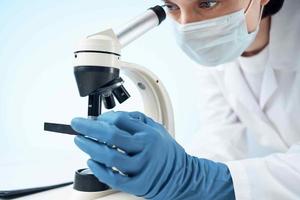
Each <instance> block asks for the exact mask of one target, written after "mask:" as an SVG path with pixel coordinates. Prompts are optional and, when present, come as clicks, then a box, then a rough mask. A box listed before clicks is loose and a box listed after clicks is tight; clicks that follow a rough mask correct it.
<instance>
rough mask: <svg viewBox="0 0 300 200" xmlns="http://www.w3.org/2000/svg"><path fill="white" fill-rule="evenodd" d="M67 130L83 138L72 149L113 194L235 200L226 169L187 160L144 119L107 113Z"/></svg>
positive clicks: (75, 122) (77, 121) (80, 120)
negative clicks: (86, 158) (80, 152)
mask: <svg viewBox="0 0 300 200" xmlns="http://www.w3.org/2000/svg"><path fill="white" fill-rule="evenodd" d="M71 124H72V128H73V129H74V130H76V131H77V132H80V133H82V134H83V135H85V136H86V137H83V136H77V137H75V143H76V145H77V146H78V147H79V148H80V149H81V150H83V151H84V152H85V153H87V154H88V155H89V156H90V157H91V159H90V160H89V161H88V166H89V168H90V169H91V170H92V172H93V173H94V175H95V176H96V177H97V178H98V179H99V180H100V181H102V182H104V183H106V184H108V185H109V186H110V187H112V188H114V189H118V190H120V191H123V192H127V193H131V194H134V195H136V196H140V197H143V198H146V199H154V200H173V199H178V200H179V199H184V200H193V199H195V200H196V199H197V200H200V199H205V200H210V199H213V200H218V199H222V200H224V199H225V200H227V199H235V197H234V190H233V184H232V179H231V175H230V172H229V170H228V168H227V166H226V165H224V164H221V163H215V162H212V161H209V160H205V159H199V158H196V157H193V156H190V155H188V154H187V153H186V152H185V151H184V149H183V148H182V147H181V146H180V145H179V144H178V143H177V142H176V141H175V140H174V139H173V138H172V137H171V136H170V135H169V134H168V133H167V131H166V130H165V128H164V127H163V126H162V125H160V124H158V123H156V122H155V121H153V120H152V119H151V118H149V117H147V116H145V115H144V114H142V113H139V112H131V113H128V112H108V113H105V114H103V115H100V116H99V117H98V119H97V120H88V119H83V118H75V119H73V120H72V123H71ZM91 138H92V139H91ZM114 145H115V146H117V147H118V148H119V149H122V150H123V151H125V152H126V153H121V152H120V151H118V150H117V149H116V148H111V147H112V146H114ZM112 167H116V168H117V169H118V170H120V171H121V172H122V173H124V174H126V176H124V175H122V174H120V173H117V172H115V171H113V170H111V169H112Z"/></svg>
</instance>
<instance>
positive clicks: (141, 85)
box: [120, 62, 175, 137]
mask: <svg viewBox="0 0 300 200" xmlns="http://www.w3.org/2000/svg"><path fill="white" fill-rule="evenodd" d="M120 69H121V70H122V72H123V73H124V74H125V75H126V76H128V78H130V79H131V80H132V81H133V82H134V84H135V85H136V86H137V88H138V89H139V92H140V94H141V96H142V99H143V102H144V112H145V114H146V115H147V116H149V117H151V118H153V119H154V120H156V121H157V122H159V123H161V124H163V125H164V126H165V128H166V130H168V132H169V133H170V134H171V135H172V136H173V137H175V127H174V115H173V108H172V103H171V100H170V97H169V95H168V93H167V90H166V88H165V86H164V85H163V83H162V82H161V81H160V80H159V79H158V77H157V76H156V75H155V74H154V73H152V72H151V71H149V70H148V69H146V68H145V67H142V66H140V65H137V64H133V63H128V62H122V63H121V68H120Z"/></svg>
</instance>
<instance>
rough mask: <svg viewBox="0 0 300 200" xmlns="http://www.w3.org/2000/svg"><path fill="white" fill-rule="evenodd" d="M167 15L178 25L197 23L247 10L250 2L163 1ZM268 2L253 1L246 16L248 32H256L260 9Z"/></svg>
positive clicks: (262, 0)
mask: <svg viewBox="0 0 300 200" xmlns="http://www.w3.org/2000/svg"><path fill="white" fill-rule="evenodd" d="M163 1H164V3H165V5H166V7H167V8H168V11H169V12H168V15H169V16H170V17H172V18H173V19H174V20H175V21H177V22H178V23H180V24H187V23H191V22H198V21H203V20H207V19H212V18H216V17H220V16H223V15H227V14H230V13H233V12H237V11H240V10H242V9H245V10H246V9H247V8H248V7H249V5H250V3H251V0H163ZM268 2H269V0H253V4H252V6H251V7H250V8H249V9H248V11H247V14H246V19H247V26H248V31H249V32H253V31H255V30H256V28H257V26H258V23H259V17H260V12H261V8H262V6H263V5H266V4H267V3H268Z"/></svg>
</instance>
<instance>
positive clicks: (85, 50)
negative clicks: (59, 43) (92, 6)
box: [74, 6, 166, 114]
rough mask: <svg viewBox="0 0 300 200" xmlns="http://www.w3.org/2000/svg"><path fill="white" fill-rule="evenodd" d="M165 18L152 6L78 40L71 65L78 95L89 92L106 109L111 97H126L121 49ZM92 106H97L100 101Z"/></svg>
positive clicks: (157, 7)
mask: <svg viewBox="0 0 300 200" xmlns="http://www.w3.org/2000/svg"><path fill="white" fill-rule="evenodd" d="M165 18H166V13H165V11H164V9H163V8H162V7H161V6H155V7H152V8H150V9H148V10H147V12H145V13H143V14H142V15H140V16H138V17H136V18H135V19H134V20H132V21H130V22H129V23H127V24H126V25H125V26H123V27H119V28H118V29H117V30H116V31H114V30H112V29H108V30H105V31H102V32H99V33H96V34H93V35H91V36H88V37H87V38H85V39H84V40H82V41H81V42H80V44H79V46H78V49H77V50H76V51H75V67H74V74H75V78H76V82H77V86H78V90H79V94H80V96H81V97H85V96H89V98H90V101H91V102H94V101H95V99H96V101H100V104H101V101H102V100H103V101H104V105H105V107H106V108H107V109H112V108H114V107H115V102H114V97H115V98H116V99H117V100H118V102H119V103H123V102H124V101H126V100H127V99H128V98H129V97H130V95H129V93H128V92H127V91H126V89H125V88H124V87H123V82H124V81H123V80H122V78H121V77H120V67H121V61H120V57H121V49H122V48H123V47H125V46H126V45H127V44H129V43H131V42H133V41H134V40H136V39H137V38H139V37H140V36H142V35H143V34H144V33H146V32H148V31H149V30H151V29H153V28H154V27H156V26H158V25H160V24H161V22H162V21H164V20H165ZM92 96H93V97H92ZM98 98H100V100H98ZM96 103H97V102H96ZM98 103H99V102H98ZM94 104H95V103H94ZM90 106H91V104H89V107H90ZM96 109H98V110H99V109H101V105H100V108H98V107H97V108H96ZM94 114H97V111H95V113H94ZM98 114H100V113H99V112H98Z"/></svg>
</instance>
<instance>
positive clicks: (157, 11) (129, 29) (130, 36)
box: [114, 6, 166, 47]
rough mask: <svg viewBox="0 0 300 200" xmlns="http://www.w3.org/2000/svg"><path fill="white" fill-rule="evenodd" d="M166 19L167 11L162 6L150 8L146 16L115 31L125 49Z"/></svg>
mask: <svg viewBox="0 0 300 200" xmlns="http://www.w3.org/2000/svg"><path fill="white" fill-rule="evenodd" d="M165 19H166V12H165V10H164V9H163V8H162V7H161V6H155V7H152V8H149V9H148V10H147V11H146V12H145V13H144V14H142V15H140V16H138V17H136V18H135V19H134V20H132V21H131V22H129V23H128V24H126V25H125V26H123V27H121V28H118V29H115V30H114V31H115V34H116V36H117V38H118V40H119V42H120V43H121V45H122V47H125V46H126V45H128V44H129V43H131V42H133V41H134V40H136V39H138V38H139V37H140V36H142V35H143V34H144V33H146V32H148V31H149V30H151V29H153V28H154V27H156V26H158V25H159V24H160V23H161V22H162V21H164V20H165Z"/></svg>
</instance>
